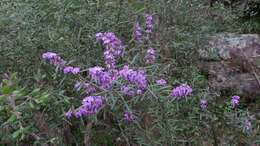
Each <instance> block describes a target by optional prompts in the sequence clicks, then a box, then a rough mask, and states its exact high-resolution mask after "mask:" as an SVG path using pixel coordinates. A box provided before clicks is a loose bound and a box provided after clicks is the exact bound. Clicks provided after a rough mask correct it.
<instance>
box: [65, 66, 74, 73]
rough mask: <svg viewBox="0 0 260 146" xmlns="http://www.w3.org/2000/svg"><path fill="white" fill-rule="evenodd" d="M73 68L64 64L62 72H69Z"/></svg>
mask: <svg viewBox="0 0 260 146" xmlns="http://www.w3.org/2000/svg"><path fill="white" fill-rule="evenodd" d="M72 70H73V67H72V66H66V67H65V68H64V69H63V73H64V74H69V73H71V72H72Z"/></svg>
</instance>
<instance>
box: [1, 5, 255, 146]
mask: <svg viewBox="0 0 260 146" xmlns="http://www.w3.org/2000/svg"><path fill="white" fill-rule="evenodd" d="M249 12H250V11H249ZM146 13H149V14H153V16H154V20H155V21H154V23H155V28H154V33H153V36H152V39H151V41H152V44H151V45H152V46H153V47H154V48H156V50H157V53H158V55H159V56H158V58H157V59H158V61H157V63H156V64H154V65H152V66H147V67H146V69H147V72H148V75H149V80H150V81H151V82H152V81H154V80H155V79H158V78H159V77H163V78H165V79H167V80H168V83H169V85H168V86H167V87H164V88H161V87H157V86H156V85H153V84H152V85H151V86H150V87H149V90H150V91H149V92H148V91H147V93H146V94H145V95H144V96H143V97H140V98H137V99H136V100H135V101H132V102H133V103H129V105H130V106H131V107H132V108H133V109H134V110H135V111H136V113H137V119H138V120H137V122H135V123H134V124H125V123H123V122H122V121H120V116H121V114H122V111H121V110H122V103H120V104H118V105H117V107H116V108H114V107H113V108H112V105H109V107H107V108H105V109H104V110H102V112H100V113H99V114H98V115H97V116H96V117H94V120H93V119H92V120H93V121H95V122H94V123H95V124H94V126H93V127H92V129H91V134H90V136H89V137H90V138H89V139H90V140H89V141H91V143H92V145H97V146H98V145H100V146H103V145H106V146H109V145H111V146H112V145H147V146H148V145H149V146H150V145H258V144H260V133H259V131H260V127H259V121H257V120H255V121H254V122H252V127H253V128H252V130H251V131H245V130H244V128H243V121H245V119H246V118H248V117H250V116H251V115H253V114H254V113H252V112H251V111H249V110H248V107H247V105H246V104H245V103H242V104H241V106H240V107H239V108H238V109H236V110H233V109H232V108H231V106H230V105H229V103H230V100H229V99H230V97H226V98H223V99H220V100H219V98H216V97H217V95H216V94H215V93H214V92H211V91H210V89H208V85H207V81H206V77H205V76H203V75H202V74H201V73H200V72H199V71H198V69H197V67H196V63H197V61H198V57H197V50H198V48H200V47H201V46H202V45H203V44H204V43H205V42H206V38H207V37H208V36H210V35H212V34H216V33H221V32H231V33H259V32H260V22H259V19H257V18H259V17H257V15H256V16H255V15H254V16H255V17H251V15H249V14H248V13H246V12H245V11H244V10H241V9H239V8H237V7H231V6H229V5H224V4H223V3H221V2H219V3H215V4H214V5H213V7H209V2H207V1H204V0H193V1H184V0H140V1H137V0H128V1H127V0H73V1H72V0H44V1H43V0H24V1H6V0H4V1H1V2H0V62H1V63H0V74H1V75H2V76H1V77H0V79H1V86H0V125H1V129H0V145H1V144H2V145H4V144H6V145H83V144H84V143H85V144H86V139H88V136H86V135H88V134H89V133H88V132H89V129H87V127H88V124H86V123H88V121H89V119H83V120H77V119H73V120H71V121H70V120H67V119H66V118H65V116H64V114H65V112H67V111H68V109H69V108H70V107H71V106H78V105H80V101H81V99H82V96H81V95H80V93H77V92H75V91H74V90H73V85H74V81H75V78H74V77H67V76H63V75H60V74H59V73H57V72H55V69H54V68H53V67H52V66H50V65H48V64H46V63H44V62H43V61H42V60H41V54H42V53H43V52H46V51H53V52H56V53H59V54H60V56H62V58H64V59H66V60H72V62H73V65H77V66H80V67H81V68H83V69H87V68H89V67H93V66H94V65H102V64H103V57H102V56H103V49H102V47H101V46H100V45H99V44H98V43H96V40H95V34H96V33H97V32H106V31H111V32H115V34H116V35H117V36H118V37H119V38H120V39H121V40H122V42H123V43H124V44H125V45H126V50H127V52H129V55H128V56H125V58H123V59H122V60H121V62H129V63H130V61H131V58H135V57H137V58H138V57H141V56H139V55H138V53H137V55H136V53H131V52H135V51H136V50H135V49H136V47H135V44H134V43H133V39H132V34H133V26H134V23H135V22H136V21H137V20H138V21H140V22H144V18H143V16H144V14H146ZM258 15H259V14H258ZM133 50H134V51H133ZM132 63H133V62H132ZM132 65H133V66H142V64H140V63H139V62H134V63H133V64H132ZM82 76H84V73H82ZM153 77H155V78H153ZM181 83H188V84H189V85H191V86H192V87H193V90H194V93H193V95H192V98H191V99H190V100H188V101H181V102H180V103H177V104H176V103H172V102H169V101H168V93H169V92H170V90H171V86H175V85H178V84H181ZM106 96H107V97H109V98H110V96H111V95H110V94H109V93H106ZM227 96H229V95H227ZM111 98H112V97H111ZM202 98H205V99H207V100H208V101H209V103H210V106H209V108H208V109H207V111H202V110H201V109H200V108H199V100H200V99H202ZM111 100H113V99H111ZM255 107H256V108H259V103H258V102H257V105H256V106H255ZM253 111H255V109H254V110H253ZM252 119H253V118H252ZM252 121H253V120H252Z"/></svg>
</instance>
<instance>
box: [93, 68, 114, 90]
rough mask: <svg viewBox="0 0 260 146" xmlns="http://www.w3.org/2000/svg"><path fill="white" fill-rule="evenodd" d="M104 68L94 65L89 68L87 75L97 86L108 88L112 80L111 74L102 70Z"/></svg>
mask: <svg viewBox="0 0 260 146" xmlns="http://www.w3.org/2000/svg"><path fill="white" fill-rule="evenodd" d="M103 70H104V68H102V67H99V66H96V67H92V68H89V75H90V77H91V79H92V80H94V81H95V82H96V83H97V84H98V85H99V86H102V87H103V88H105V89H109V88H110V87H111V86H112V82H113V81H114V78H113V75H111V74H110V73H109V72H105V71H103Z"/></svg>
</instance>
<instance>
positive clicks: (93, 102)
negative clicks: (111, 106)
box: [75, 96, 103, 118]
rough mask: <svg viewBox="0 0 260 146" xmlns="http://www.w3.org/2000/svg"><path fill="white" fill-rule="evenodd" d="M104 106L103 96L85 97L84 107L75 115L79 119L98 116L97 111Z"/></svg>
mask: <svg viewBox="0 0 260 146" xmlns="http://www.w3.org/2000/svg"><path fill="white" fill-rule="evenodd" d="M102 105H103V97H102V96H88V97H85V98H84V99H83V101H82V105H81V106H80V107H79V108H78V110H77V111H76V113H75V116H76V117H77V118H79V117H82V116H90V115H93V114H96V113H97V111H98V110H99V109H100V108H101V107H102Z"/></svg>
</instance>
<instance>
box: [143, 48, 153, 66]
mask: <svg viewBox="0 0 260 146" xmlns="http://www.w3.org/2000/svg"><path fill="white" fill-rule="evenodd" d="M155 58H156V57H155V50H154V49H153V48H149V49H148V50H147V52H146V55H145V60H146V61H145V63H146V64H153V63H154V62H155Z"/></svg>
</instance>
